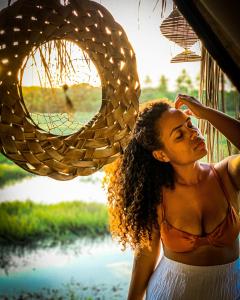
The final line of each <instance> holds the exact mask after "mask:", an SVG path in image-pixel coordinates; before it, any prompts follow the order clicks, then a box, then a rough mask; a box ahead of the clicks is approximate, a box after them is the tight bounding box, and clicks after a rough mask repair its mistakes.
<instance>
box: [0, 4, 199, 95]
mask: <svg viewBox="0 0 240 300" xmlns="http://www.w3.org/2000/svg"><path fill="white" fill-rule="evenodd" d="M12 2H13V1H12ZM96 2H98V3H100V4H101V5H103V6H104V7H105V8H107V9H108V10H109V12H110V13H111V14H112V15H113V17H114V19H115V21H116V22H118V23H119V24H120V25H121V26H122V27H123V29H124V30H125V32H126V34H127V36H128V39H129V41H130V43H131V45H132V47H133V49H134V51H135V54H136V59H137V68H138V76H139V79H140V83H141V86H142V87H144V85H145V84H144V81H145V78H146V76H150V78H151V80H152V86H157V85H158V82H159V78H160V76H161V75H165V76H166V77H167V78H168V79H169V81H168V84H169V89H170V90H173V89H174V88H175V81H176V78H177V77H178V76H179V74H180V73H181V70H182V69H183V68H184V69H186V70H187V73H188V74H189V75H190V76H191V78H192V79H193V81H194V80H195V78H196V76H197V74H198V73H199V71H200V63H199V62H191V63H190V62H188V63H174V64H173V63H170V60H171V58H172V57H173V56H175V55H176V54H178V53H180V52H182V51H183V48H181V47H179V46H177V45H176V44H175V43H172V42H170V41H169V40H168V39H167V38H165V37H164V36H163V35H162V34H161V32H160V29H159V27H160V24H161V23H162V21H163V19H164V18H166V17H167V16H168V15H169V13H170V12H171V9H172V1H171V0H167V9H166V11H165V14H164V16H163V18H161V0H159V1H158V0H121V1H119V0H97V1H96ZM139 3H140V5H139ZM156 3H157V5H156ZM6 5H7V0H0V9H1V8H3V7H5V6H6ZM195 50H197V52H198V53H199V52H200V42H199V43H197V45H196V47H195ZM27 76H33V75H30V74H28V75H27ZM26 81H29V78H28V77H27V80H26ZM23 85H24V83H23Z"/></svg>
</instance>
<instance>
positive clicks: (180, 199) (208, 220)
mask: <svg viewBox="0 0 240 300" xmlns="http://www.w3.org/2000/svg"><path fill="white" fill-rule="evenodd" d="M232 196H233V195H232V194H231V191H230V190H228V189H225V192H224V189H223V187H221V186H220V184H219V183H218V182H217V181H216V180H215V178H213V177H210V178H208V180H207V181H205V182H203V183H202V184H200V185H198V186H197V187H195V186H180V185H177V186H176V188H175V189H174V190H169V189H164V190H163V197H164V214H165V219H166V220H167V221H168V223H169V224H171V225H172V226H174V227H176V228H178V229H180V230H183V231H186V232H189V233H192V234H196V235H201V234H205V233H208V232H211V231H213V230H214V229H215V228H216V226H217V225H218V224H220V223H221V222H222V221H223V220H224V218H225V217H226V214H227V211H228V201H230V205H233V206H235V205H236V203H235V205H234V203H232V202H234V199H233V198H234V197H232ZM235 208H236V207H235ZM236 209H237V208H236Z"/></svg>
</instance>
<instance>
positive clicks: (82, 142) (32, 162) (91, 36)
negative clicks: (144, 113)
mask: <svg viewBox="0 0 240 300" xmlns="http://www.w3.org/2000/svg"><path fill="white" fill-rule="evenodd" d="M62 39H64V40H69V41H71V42H74V43H75V44H77V45H78V46H79V47H80V48H81V49H82V50H83V51H85V52H86V53H87V54H88V56H89V58H90V59H91V60H92V61H93V63H94V64H95V66H96V68H97V71H98V73H99V76H100V79H101V84H102V104H101V108H100V110H99V112H98V113H97V114H96V115H95V116H94V117H93V118H92V120H90V121H89V122H88V123H87V124H85V125H84V126H83V127H82V128H81V129H80V130H79V131H78V132H76V133H73V134H70V135H68V136H58V135H54V134H50V133H48V132H46V131H44V130H42V129H41V128H39V127H38V125H37V124H35V123H34V121H33V120H32V118H31V116H30V114H29V112H28V110H27V108H26V105H25V104H24V99H23V96H22V90H21V89H22V88H21V84H20V82H19V79H18V72H19V70H20V69H21V67H22V65H23V62H24V60H25V59H26V57H28V55H29V53H30V52H31V51H32V49H33V48H34V47H35V48H38V47H39V46H40V45H42V44H44V43H47V42H49V41H52V40H62ZM0 95H1V97H0V117H1V120H0V151H1V152H2V153H3V154H4V155H5V156H7V157H8V158H9V159H11V160H13V161H14V162H15V163H16V164H18V165H19V166H20V167H22V168H23V169H25V170H27V171H29V172H32V173H34V174H38V175H46V176H49V177H52V178H55V179H59V180H68V179H72V178H74V177H76V176H78V175H89V174H92V173H94V172H96V171H97V170H99V169H100V168H102V167H103V166H104V165H105V164H108V163H110V162H112V161H114V160H115V159H116V158H117V157H118V155H119V154H120V152H121V151H122V150H123V149H124V148H125V147H126V145H127V143H128V140H129V137H130V133H131V131H132V129H133V126H134V124H135V121H136V117H137V113H138V109H139V102H138V98H139V95H140V85H139V79H138V74H137V68H136V59H135V54H134V51H133V49H132V47H131V45H130V43H129V41H128V39H127V36H126V34H125V32H124V30H123V29H122V27H121V26H120V25H119V24H118V23H116V22H115V20H114V19H113V17H112V15H111V14H110V13H109V12H108V11H107V10H106V9H105V8H104V7H103V6H102V5H100V4H98V3H95V2H93V1H88V0H71V2H70V4H68V5H66V6H63V5H62V4H61V3H60V1H57V0H51V1H49V0H18V1H16V2H15V3H14V4H13V5H11V6H9V7H7V8H5V9H3V10H2V11H1V12H0Z"/></svg>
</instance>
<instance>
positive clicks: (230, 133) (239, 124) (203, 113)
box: [175, 94, 240, 190]
mask: <svg viewBox="0 0 240 300" xmlns="http://www.w3.org/2000/svg"><path fill="white" fill-rule="evenodd" d="M182 105H187V107H188V108H189V110H187V111H186V113H187V114H189V115H194V116H196V117H197V118H200V119H205V120H207V121H209V122H210V123H211V124H212V125H213V126H214V127H215V128H217V129H218V130H219V131H220V132H221V133H222V134H223V135H224V136H225V137H226V138H227V139H228V140H229V141H230V142H231V143H232V144H233V145H235V146H236V147H237V148H238V149H239V150H240V121H238V120H236V119H234V118H231V117H229V116H228V115H226V114H224V113H223V112H220V111H218V110H216V109H213V108H209V107H206V106H204V105H203V104H201V103H200V102H199V101H198V100H197V99H195V98H194V97H191V96H188V95H181V94H179V95H178V96H177V98H176V102H175V107H176V108H180V107H181V106H182ZM226 162H227V170H228V173H229V175H230V177H231V178H232V181H233V182H234V184H235V186H236V188H237V189H238V190H240V155H239V154H237V155H233V156H230V157H229V158H227V159H226Z"/></svg>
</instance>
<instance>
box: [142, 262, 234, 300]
mask: <svg viewBox="0 0 240 300" xmlns="http://www.w3.org/2000/svg"><path fill="white" fill-rule="evenodd" d="M145 299H146V300H236V299H240V259H239V258H238V259H237V260H235V261H234V262H231V263H228V264H223V265H216V266H192V265H187V264H183V263H180V262H176V261H174V260H171V259H169V258H167V257H166V256H162V258H161V259H160V261H159V264H158V266H157V268H156V269H155V271H154V272H153V274H152V276H151V278H150V281H149V283H148V287H147V291H146V298H145Z"/></svg>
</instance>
